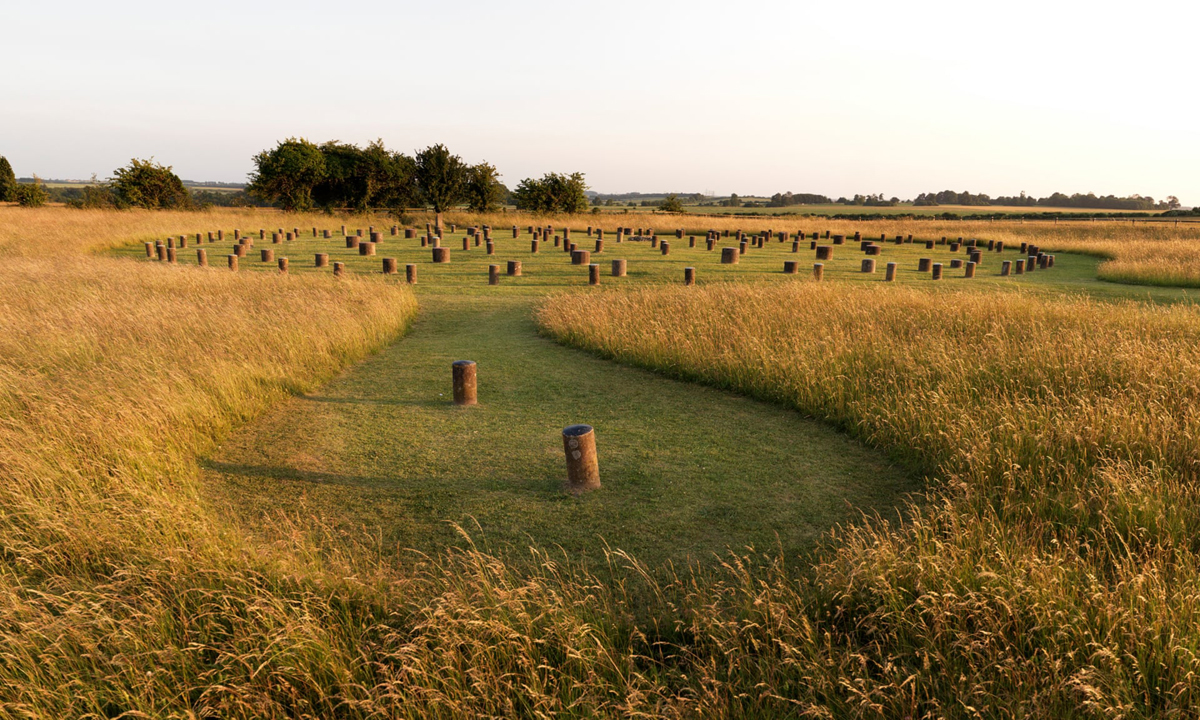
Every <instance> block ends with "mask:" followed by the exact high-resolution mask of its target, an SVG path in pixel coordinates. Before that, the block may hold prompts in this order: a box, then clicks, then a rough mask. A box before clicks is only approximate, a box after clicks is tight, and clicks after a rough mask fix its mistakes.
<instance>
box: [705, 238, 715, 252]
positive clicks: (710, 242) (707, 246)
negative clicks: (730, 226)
mask: <svg viewBox="0 0 1200 720" xmlns="http://www.w3.org/2000/svg"><path fill="white" fill-rule="evenodd" d="M716 243H717V240H716V238H709V239H707V240H705V241H704V249H705V250H708V251H709V252H712V249H713V247H714V246H715V245H716Z"/></svg>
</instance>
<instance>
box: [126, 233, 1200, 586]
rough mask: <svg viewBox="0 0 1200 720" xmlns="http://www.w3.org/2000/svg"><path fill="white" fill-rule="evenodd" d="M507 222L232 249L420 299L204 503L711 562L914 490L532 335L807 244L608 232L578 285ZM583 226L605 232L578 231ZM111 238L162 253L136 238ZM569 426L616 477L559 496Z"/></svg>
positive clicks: (779, 427)
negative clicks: (404, 326) (635, 289)
mask: <svg viewBox="0 0 1200 720" xmlns="http://www.w3.org/2000/svg"><path fill="white" fill-rule="evenodd" d="M364 229H365V228H364ZM523 230H524V229H523ZM497 235H498V239H497V243H496V244H497V250H496V254H495V255H494V256H488V255H486V254H485V251H484V249H483V248H481V247H475V246H474V245H472V246H471V247H470V250H468V251H466V252H463V251H462V250H461V247H462V240H461V238H462V235H461V233H460V234H456V235H454V236H450V237H448V238H447V240H446V242H445V245H446V246H448V247H450V248H452V262H451V263H450V264H448V265H435V264H433V263H432V262H431V252H430V250H428V249H422V248H421V247H420V244H419V241H418V240H404V239H401V238H396V237H391V236H390V235H385V237H384V239H383V242H382V243H380V244H379V246H378V255H377V256H375V257H363V256H360V255H359V254H358V252H357V251H356V250H350V249H347V248H345V242H344V240H343V239H342V238H341V237H336V236H335V237H334V238H333V239H331V240H324V239H314V238H312V237H307V238H301V239H299V240H297V241H294V242H291V243H286V242H285V243H280V244H276V245H272V244H271V241H270V239H269V235H268V239H267V240H266V241H261V240H259V241H256V245H255V248H254V249H253V250H251V251H250V252H249V253H248V255H247V257H245V258H243V259H242V260H241V268H242V270H241V271H242V272H277V270H276V269H275V265H274V264H273V263H262V262H261V261H259V259H258V257H259V250H260V249H262V248H272V249H273V250H275V251H276V253H277V254H278V255H287V256H288V257H289V258H290V260H291V263H292V265H291V272H294V273H300V272H321V273H326V274H331V273H332V270H331V269H320V270H317V269H315V268H313V267H312V265H313V262H312V258H313V254H314V253H315V252H318V251H320V252H328V253H329V254H330V261H331V263H332V262H334V261H337V262H345V263H346V267H347V273H348V274H349V275H351V276H353V277H354V278H355V279H356V280H359V281H367V282H403V281H404V280H403V277H404V265H405V264H406V263H414V264H416V265H417V266H418V284H417V286H416V290H417V292H418V295H419V299H420V302H421V307H422V311H421V316H420V318H419V320H418V322H417V323H416V325H415V327H414V328H413V330H412V332H411V333H410V334H409V335H408V336H407V337H406V338H404V339H403V340H401V341H399V342H398V343H396V344H395V345H393V346H391V347H390V348H388V349H387V350H385V351H384V352H382V353H380V354H379V355H377V356H375V357H373V358H371V359H369V360H367V361H366V362H364V363H361V364H360V365H358V366H356V367H354V368H351V369H350V370H349V371H347V372H346V373H345V374H344V375H343V376H342V377H340V378H338V379H337V380H335V381H334V382H332V383H331V384H330V385H328V386H327V387H325V388H323V389H322V390H321V391H319V392H317V393H314V394H312V395H308V396H301V397H296V398H294V399H292V400H290V401H288V402H287V403H285V404H284V405H282V406H281V407H279V408H278V409H277V410H276V411H275V412H274V413H272V414H270V415H268V416H267V417H264V418H262V419H261V420H259V421H257V422H255V423H253V424H251V425H250V426H248V427H245V428H243V429H242V430H241V431H240V432H238V433H236V434H235V435H234V436H233V437H232V438H231V439H230V440H229V441H228V442H227V443H226V444H225V445H224V446H223V447H222V448H220V449H219V451H218V452H216V453H215V454H214V455H213V456H212V457H211V458H210V459H209V460H208V461H207V463H206V474H207V476H208V483H207V487H208V488H209V490H210V492H209V498H210V500H211V501H212V502H216V503H222V504H229V505H230V506H231V507H232V508H233V510H234V511H235V512H237V513H239V514H240V515H241V516H242V517H243V518H245V521H246V524H247V525H248V526H249V527H253V526H254V525H256V524H257V523H259V522H260V519H261V517H262V516H263V514H271V513H279V512H285V513H289V514H291V515H293V516H294V517H298V518H318V519H320V521H321V522H319V523H314V524H313V527H314V528H315V527H320V526H329V527H332V528H334V529H335V530H336V531H338V532H341V533H348V534H350V535H355V536H367V535H369V536H374V537H376V538H378V541H379V542H382V543H383V545H384V546H385V547H389V548H394V549H395V550H396V551H398V552H399V551H403V550H406V549H414V550H420V551H431V550H436V549H437V548H439V547H443V546H445V545H446V544H449V543H455V542H461V540H460V539H459V536H458V534H457V532H456V531H455V529H454V527H453V524H459V525H462V526H464V527H465V528H467V529H468V530H470V532H471V534H472V536H473V537H474V538H475V539H476V540H482V541H484V542H486V543H488V544H489V546H492V547H499V548H510V549H512V550H513V552H515V553H516V555H517V556H522V555H524V554H525V549H526V548H527V547H528V546H530V545H537V546H542V547H554V546H561V547H562V548H563V549H564V550H565V551H566V552H567V553H568V554H570V555H572V556H577V555H579V554H586V555H589V556H596V555H598V554H599V553H600V552H601V551H602V550H603V548H604V547H605V546H606V545H607V546H611V547H614V548H621V549H624V550H628V551H630V552H632V553H634V554H635V555H636V556H638V557H640V558H642V559H644V560H646V561H649V562H651V563H652V564H658V563H661V562H665V561H676V562H684V561H689V560H694V561H700V562H711V558H712V557H713V554H714V553H717V554H719V553H722V552H723V551H724V550H726V549H735V550H738V549H742V548H743V547H745V546H748V545H754V546H756V547H758V548H760V549H771V548H774V547H776V546H778V547H781V548H782V549H783V550H784V551H785V552H786V553H787V554H788V555H789V556H795V555H797V554H802V553H804V552H806V551H808V550H811V549H812V548H813V547H814V541H816V540H817V539H818V538H819V537H820V536H821V534H822V533H824V532H825V531H827V530H828V529H829V528H830V527H832V526H834V525H835V524H837V523H842V522H847V521H854V520H855V519H857V518H859V517H860V513H863V512H866V513H872V512H875V511H878V512H880V513H881V514H884V515H894V512H895V511H894V508H895V507H896V506H897V504H898V503H899V502H900V500H901V499H902V497H904V496H905V495H906V494H907V493H911V492H913V491H917V490H919V488H920V479H919V478H912V477H908V476H906V475H905V474H904V473H902V472H901V471H899V470H898V469H896V468H894V467H893V466H891V465H890V464H889V463H888V462H887V460H886V458H883V457H881V456H880V455H879V454H878V453H876V452H873V451H871V450H869V449H866V448H864V447H862V446H861V445H858V444H857V443H855V442H853V441H851V440H849V439H848V438H846V437H845V436H843V435H840V434H838V433H837V432H835V431H833V430H831V429H829V428H827V427H824V426H822V425H820V424H818V423H815V422H812V421H809V420H806V419H804V418H801V417H799V416H797V415H795V414H794V413H792V412H790V411H787V410H783V409H780V408H778V407H775V406H772V405H768V404H764V403H760V402H755V401H751V400H747V399H745V398H742V397H739V396H736V395H733V394H731V393H726V392H722V391H718V390H713V389H709V388H704V387H699V386H695V385H690V384H686V383H680V382H675V381H672V380H668V379H665V378H663V377H660V376H657V375H654V374H651V373H648V372H643V371H640V370H636V369H632V368H627V367H623V366H620V365H617V364H614V363H611V362H607V361H603V360H599V359H596V358H594V357H592V356H590V355H587V354H585V353H582V352H578V351H574V350H571V349H567V348H564V347H560V346H558V345H556V344H554V343H553V342H551V341H549V340H547V339H544V338H541V337H539V336H538V335H537V333H536V329H535V327H534V324H533V321H532V317H531V314H532V309H533V308H534V306H535V305H536V303H538V302H540V301H542V299H543V298H545V297H546V296H547V295H548V294H552V293H555V292H560V291H563V290H571V289H574V290H576V291H584V292H611V291H614V290H615V289H617V288H620V287H626V286H631V285H637V284H643V283H678V282H680V281H681V280H682V276H683V268H684V267H687V266H692V267H696V268H697V273H698V277H699V282H700V283H707V282H719V281H754V282H768V283H770V282H797V281H803V280H807V279H808V278H809V277H810V274H811V266H812V263H813V252H812V251H811V250H810V249H809V247H808V241H805V242H804V243H803V244H802V246H801V247H802V249H801V250H800V251H799V252H798V253H792V252H791V243H790V241H789V242H787V243H779V242H776V241H771V242H769V243H767V245H766V247H765V248H763V249H751V250H749V251H748V252H747V254H746V255H745V256H743V257H742V259H741V262H739V263H738V264H736V265H722V264H720V250H719V248H720V247H721V246H725V245H732V244H733V240H732V239H724V238H723V239H722V240H721V241H720V242H719V243H718V245H717V249H715V250H713V251H712V252H708V251H706V250H704V249H703V247H704V242H703V237H702V236H700V237H698V238H697V246H698V247H697V248H694V249H693V248H688V247H687V245H688V240H687V237H685V238H684V239H683V240H682V241H680V240H676V239H675V238H674V237H667V238H665V239H667V240H668V241H669V242H670V243H671V253H670V255H668V256H665V257H664V256H663V255H662V254H661V252H660V250H657V249H652V248H651V247H650V246H649V243H645V242H625V243H622V244H617V243H616V242H615V237H614V236H613V235H611V234H609V235H608V238H607V239H606V240H605V249H604V251H603V252H602V253H600V254H599V255H594V256H593V259H594V260H596V261H598V262H599V263H601V264H602V270H603V272H602V278H601V281H602V284H601V287H599V288H588V287H587V271H586V268H582V267H579V266H574V265H571V264H570V261H569V258H568V256H567V255H566V253H564V252H563V251H562V250H561V249H560V250H556V249H554V248H553V247H552V243H551V244H550V247H546V246H545V245H543V249H542V250H541V252H539V253H538V254H536V255H534V254H532V253H531V252H530V245H529V238H528V236H527V235H526V234H525V233H524V231H522V237H521V238H517V239H513V238H511V237H499V236H500V235H508V236H511V233H510V232H505V233H499V232H498V233H497ZM573 239H574V240H575V241H576V242H577V244H579V245H580V246H582V247H593V246H594V240H589V239H588V238H587V236H586V234H585V233H583V232H574V233H573ZM821 242H822V243H824V242H825V241H823V240H822V241H821ZM230 245H231V241H229V240H226V241H225V242H224V243H222V244H214V245H209V244H205V245H203V246H202V247H205V248H206V249H207V250H208V252H209V262H210V265H211V266H212V267H211V268H210V269H209V270H208V271H209V272H228V270H226V269H225V259H224V256H225V254H227V253H228V251H229V246H230ZM118 252H119V253H120V254H123V255H127V256H129V257H131V258H140V262H144V263H147V264H148V265H149V264H152V261H148V260H145V259H144V252H143V250H142V248H141V247H140V246H138V247H131V248H126V249H123V250H120V251H118ZM384 257H394V258H396V259H397V261H398V264H399V267H400V274H399V275H397V276H383V275H381V274H380V267H381V263H382V258H384ZM618 257H619V258H625V259H627V260H628V263H629V275H628V277H626V278H612V277H609V275H608V270H609V261H610V260H612V259H614V258H618ZM862 257H863V256H862V253H860V252H859V250H858V246H857V245H856V244H854V243H853V242H852V241H850V240H847V244H846V245H843V246H836V247H835V250H834V257H833V259H832V260H831V261H829V262H828V263H826V278H827V280H828V281H833V282H880V281H882V278H883V266H884V264H885V263H886V262H888V261H895V262H897V263H899V267H900V270H899V272H898V280H899V281H900V282H906V283H921V284H926V285H928V286H929V287H930V288H931V289H937V290H943V289H949V288H954V287H963V286H964V285H965V284H972V285H974V286H980V287H985V286H992V287H995V288H997V289H1004V288H1011V289H1014V290H1016V289H1023V290H1025V291H1034V292H1061V291H1081V292H1088V293H1091V294H1095V295H1097V296H1102V297H1112V298H1122V297H1139V298H1149V299H1152V300H1164V301H1173V300H1177V299H1180V298H1184V297H1187V294H1186V293H1185V292H1184V291H1180V290H1171V289H1157V288H1142V287H1131V286H1121V285H1113V284H1109V283H1102V282H1099V281H1097V280H1096V279H1095V266H1096V263H1097V262H1098V261H1097V260H1096V259H1094V258H1089V257H1084V256H1077V255H1065V254H1060V255H1058V257H1057V265H1056V267H1055V268H1054V269H1052V270H1045V271H1038V272H1035V273H1033V274H1031V275H1024V276H1021V277H1008V278H1002V277H999V276H998V272H999V267H1000V261H1001V260H1000V257H999V256H998V255H997V254H995V253H985V255H984V262H983V265H982V266H981V267H980V269H979V276H978V277H976V278H975V279H974V280H967V279H965V278H963V277H962V271H961V270H953V271H951V270H949V267H948V266H949V261H950V260H951V259H952V258H963V257H964V251H962V250H960V251H959V252H958V253H951V252H950V250H949V248H948V247H947V246H937V247H935V249H933V250H926V249H925V248H924V247H923V245H907V244H906V245H893V244H888V245H885V247H884V250H883V255H882V256H881V257H880V258H878V261H879V270H878V272H876V273H875V274H873V275H868V274H863V273H861V272H859V267H860V262H861V259H862ZM921 257H931V258H933V259H934V261H935V262H943V263H945V264H946V266H947V269H946V279H945V280H943V281H941V282H940V283H935V282H934V281H933V280H931V279H930V278H929V276H928V274H923V273H918V272H917V271H916V267H917V260H918V258H921ZM1016 257H1017V254H1016V253H1014V252H1005V253H1004V258H1006V259H1014V258H1016ZM180 259H181V263H182V264H193V265H194V262H195V252H194V246H192V247H189V248H188V249H187V250H181V251H180ZM507 260H520V261H522V262H523V264H524V267H523V276H522V277H519V278H509V277H502V278H501V284H500V286H498V287H491V286H488V285H487V266H488V265H489V264H491V263H496V264H500V265H501V266H502V267H503V264H504V262H505V261H507ZM785 260H797V261H799V262H800V265H801V270H800V274H799V275H797V276H790V275H784V274H783V273H782V272H781V270H782V267H783V262H784V261H785ZM180 270H181V271H183V270H184V269H183V268H180ZM331 281H332V278H331ZM281 282H286V279H282V278H281ZM457 359H472V360H475V361H477V362H478V363H479V384H480V390H479V395H480V405H479V406H478V407H475V408H470V409H462V408H458V407H455V406H454V405H453V404H451V403H450V401H449V394H450V364H451V362H452V361H454V360H457ZM262 360H263V361H268V360H269V359H266V358H264V359H262ZM579 422H583V423H588V424H591V425H593V426H595V428H596V432H597V439H598V446H599V455H600V466H601V474H602V478H603V483H604V487H603V488H602V489H601V490H599V491H598V492H595V493H592V494H590V495H587V496H584V497H580V498H576V497H572V496H570V495H568V494H566V493H564V492H563V491H562V485H563V481H564V474H565V473H564V465H563V458H562V453H563V450H562V444H561V435H560V432H561V429H562V428H563V427H564V426H566V425H569V424H572V423H579Z"/></svg>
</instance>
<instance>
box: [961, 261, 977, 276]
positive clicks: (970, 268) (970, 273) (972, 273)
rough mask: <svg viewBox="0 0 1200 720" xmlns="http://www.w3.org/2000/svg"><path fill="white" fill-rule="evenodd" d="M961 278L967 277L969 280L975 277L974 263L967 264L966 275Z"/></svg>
mask: <svg viewBox="0 0 1200 720" xmlns="http://www.w3.org/2000/svg"><path fill="white" fill-rule="evenodd" d="M963 277H969V278H973V277H975V263H973V262H969V263H967V270H966V274H965V275H964V276H963Z"/></svg>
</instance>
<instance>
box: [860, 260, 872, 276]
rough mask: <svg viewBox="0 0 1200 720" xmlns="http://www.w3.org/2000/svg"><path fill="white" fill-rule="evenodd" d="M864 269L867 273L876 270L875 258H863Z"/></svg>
mask: <svg viewBox="0 0 1200 720" xmlns="http://www.w3.org/2000/svg"><path fill="white" fill-rule="evenodd" d="M862 271H863V272H865V273H873V272H875V258H863V260H862Z"/></svg>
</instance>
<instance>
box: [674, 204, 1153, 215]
mask: <svg viewBox="0 0 1200 720" xmlns="http://www.w3.org/2000/svg"><path fill="white" fill-rule="evenodd" d="M684 209H685V210H686V211H687V212H689V213H695V214H699V215H706V214H707V215H792V214H796V215H941V214H942V213H954V214H955V215H1008V214H1011V213H1070V214H1086V213H1127V212H1144V211H1141V210H1138V211H1134V210H1091V209H1086V210H1085V209H1081V208H1051V207H1013V206H1009V205H936V206H934V207H916V206H913V205H908V204H901V205H894V206H891V207H867V206H864V205H838V204H836V203H835V204H829V205H792V206H790V207H749V208H748V207H736V208H733V207H710V206H705V205H685V206H684Z"/></svg>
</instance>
